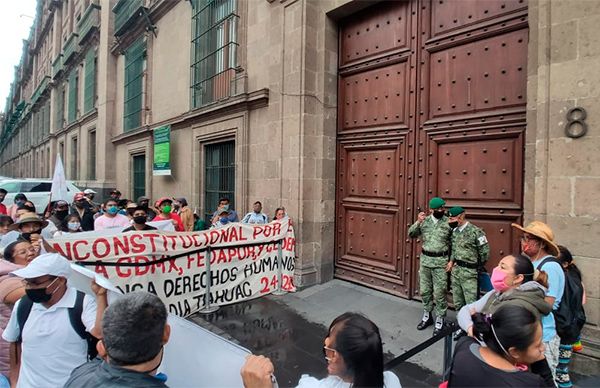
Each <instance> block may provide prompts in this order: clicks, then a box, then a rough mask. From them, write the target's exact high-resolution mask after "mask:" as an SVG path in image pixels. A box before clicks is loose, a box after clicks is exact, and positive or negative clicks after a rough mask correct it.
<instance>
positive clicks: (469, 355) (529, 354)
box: [448, 303, 554, 388]
mask: <svg viewBox="0 0 600 388" xmlns="http://www.w3.org/2000/svg"><path fill="white" fill-rule="evenodd" d="M472 320H473V336H474V337H475V338H473V337H463V338H461V339H460V340H459V341H458V343H457V344H456V349H455V352H454V359H453V361H452V368H451V371H450V377H449V380H448V387H449V388H452V387H478V388H479V387H554V383H553V381H552V379H549V380H548V379H546V380H544V379H543V378H542V377H541V376H540V375H538V374H536V373H532V372H535V371H534V370H532V365H536V364H537V363H538V362H539V361H541V360H544V343H543V342H542V325H541V322H540V319H539V317H538V316H537V315H536V314H535V313H533V312H532V311H531V310H529V309H527V308H526V307H523V306H519V305H514V304H510V303H507V304H504V305H502V306H500V307H499V308H498V309H497V310H496V311H495V312H494V313H493V314H491V315H485V314H481V313H475V314H473V316H472ZM478 340H479V341H481V342H482V343H484V344H485V346H482V345H481V344H480V343H479V342H478Z"/></svg>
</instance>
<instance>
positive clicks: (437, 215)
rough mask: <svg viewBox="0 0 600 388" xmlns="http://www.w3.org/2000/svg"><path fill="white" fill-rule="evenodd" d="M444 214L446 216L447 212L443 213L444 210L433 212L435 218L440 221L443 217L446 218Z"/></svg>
mask: <svg viewBox="0 0 600 388" xmlns="http://www.w3.org/2000/svg"><path fill="white" fill-rule="evenodd" d="M444 214H446V212H445V211H443V210H434V211H433V216H434V217H435V218H437V219H438V220H439V219H440V218H442V217H443V216H444Z"/></svg>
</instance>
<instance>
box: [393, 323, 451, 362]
mask: <svg viewBox="0 0 600 388" xmlns="http://www.w3.org/2000/svg"><path fill="white" fill-rule="evenodd" d="M456 330H458V326H457V325H456V323H454V322H449V323H446V325H445V326H444V327H443V328H442V330H440V332H439V333H438V334H436V335H434V336H433V337H431V338H429V339H427V340H425V341H423V342H421V343H420V344H418V345H417V346H415V347H413V348H412V349H409V350H407V351H406V352H404V353H403V354H401V355H400V356H398V357H396V358H394V359H393V360H391V361H389V362H388V363H386V364H385V367H384V369H385V370H390V369H393V368H395V367H397V366H398V365H400V364H402V363H403V362H404V361H406V360H408V359H409V358H411V357H412V356H414V355H416V354H418V353H421V352H422V351H423V350H425V349H427V348H428V347H430V346H431V345H433V344H435V343H436V342H438V341H439V340H441V339H443V340H444V362H443V363H444V365H443V366H444V370H443V371H442V374H445V373H446V372H447V371H448V369H449V368H450V365H451V363H452V334H453V333H454V332H455V331H456Z"/></svg>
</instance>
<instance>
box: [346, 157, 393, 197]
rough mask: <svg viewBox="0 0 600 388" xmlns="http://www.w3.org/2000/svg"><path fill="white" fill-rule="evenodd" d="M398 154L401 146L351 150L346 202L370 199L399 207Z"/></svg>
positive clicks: (347, 169)
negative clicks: (388, 202)
mask: <svg viewBox="0 0 600 388" xmlns="http://www.w3.org/2000/svg"><path fill="white" fill-rule="evenodd" d="M397 153H398V150H397V148H393V149H389V148H388V149H377V150H374V149H369V148H367V149H365V148H363V149H358V150H352V149H349V150H347V151H346V157H347V160H348V166H347V168H346V171H347V172H346V184H345V188H346V195H348V197H346V198H345V201H348V200H361V199H367V198H369V199H374V200H386V202H387V201H390V202H391V204H393V205H396V206H398V191H397V189H398V187H397V186H398V165H397V163H396V160H397ZM400 186H403V185H402V183H400Z"/></svg>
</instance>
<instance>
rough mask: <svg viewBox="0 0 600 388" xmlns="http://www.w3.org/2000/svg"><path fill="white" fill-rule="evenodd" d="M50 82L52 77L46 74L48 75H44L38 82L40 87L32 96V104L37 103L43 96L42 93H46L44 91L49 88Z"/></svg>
mask: <svg viewBox="0 0 600 388" xmlns="http://www.w3.org/2000/svg"><path fill="white" fill-rule="evenodd" d="M49 84H50V77H49V76H47V75H46V76H44V78H42V80H41V81H40V83H39V84H38V87H37V88H36V89H35V91H34V92H33V95H32V96H31V102H30V103H31V105H35V103H36V102H37V100H38V99H39V98H40V97H41V96H42V94H44V92H45V91H46V88H48V85H49Z"/></svg>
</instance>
